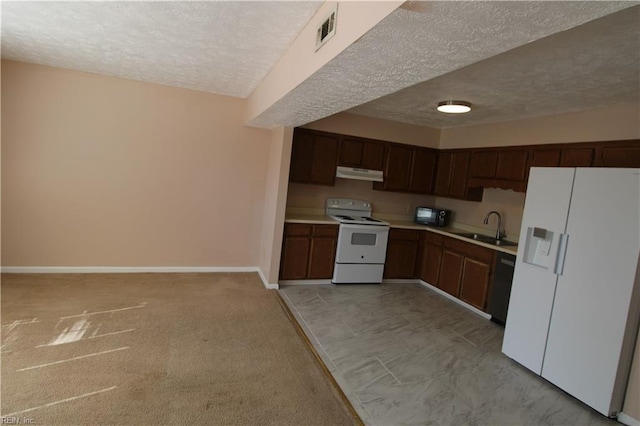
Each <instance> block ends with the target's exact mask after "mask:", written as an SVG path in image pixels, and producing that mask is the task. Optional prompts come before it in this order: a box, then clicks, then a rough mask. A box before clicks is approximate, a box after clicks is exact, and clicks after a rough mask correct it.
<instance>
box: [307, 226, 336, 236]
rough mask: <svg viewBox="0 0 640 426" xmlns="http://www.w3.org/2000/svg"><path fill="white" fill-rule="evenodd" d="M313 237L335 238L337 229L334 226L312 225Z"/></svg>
mask: <svg viewBox="0 0 640 426" xmlns="http://www.w3.org/2000/svg"><path fill="white" fill-rule="evenodd" d="M313 236H314V237H337V236H338V227H337V226H336V225H314V226H313Z"/></svg>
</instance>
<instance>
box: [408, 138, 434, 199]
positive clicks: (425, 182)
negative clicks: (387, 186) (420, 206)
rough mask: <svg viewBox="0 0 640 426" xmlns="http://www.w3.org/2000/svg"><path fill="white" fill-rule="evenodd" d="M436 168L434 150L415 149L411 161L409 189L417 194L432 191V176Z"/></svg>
mask: <svg viewBox="0 0 640 426" xmlns="http://www.w3.org/2000/svg"><path fill="white" fill-rule="evenodd" d="M435 169H436V151H435V150H430V149H415V150H414V151H413V158H412V161H411V181H410V183H409V191H411V192H415V193H418V194H431V193H432V192H433V176H434V174H435Z"/></svg>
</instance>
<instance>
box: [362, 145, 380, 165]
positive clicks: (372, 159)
mask: <svg viewBox="0 0 640 426" xmlns="http://www.w3.org/2000/svg"><path fill="white" fill-rule="evenodd" d="M361 167H362V168H363V169H371V170H382V169H383V167H384V144H383V143H381V142H373V141H367V142H365V144H364V146H363V149H362V164H361Z"/></svg>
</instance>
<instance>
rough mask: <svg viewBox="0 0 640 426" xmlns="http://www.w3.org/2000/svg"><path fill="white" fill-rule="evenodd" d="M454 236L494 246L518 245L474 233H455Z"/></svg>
mask: <svg viewBox="0 0 640 426" xmlns="http://www.w3.org/2000/svg"><path fill="white" fill-rule="evenodd" d="M454 235H457V236H459V237H464V238H469V239H471V240H476V241H481V242H483V243H487V244H493V245H494V246H504V247H507V246H517V245H518V243H514V242H512V241H507V240H496V239H495V238H494V237H491V236H489V235H483V234H475V233H473V232H454Z"/></svg>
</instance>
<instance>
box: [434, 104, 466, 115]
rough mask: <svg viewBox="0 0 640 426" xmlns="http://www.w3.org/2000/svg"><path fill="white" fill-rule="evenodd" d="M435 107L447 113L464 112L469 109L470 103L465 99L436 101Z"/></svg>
mask: <svg viewBox="0 0 640 426" xmlns="http://www.w3.org/2000/svg"><path fill="white" fill-rule="evenodd" d="M437 109H438V111H440V112H444V113H447V114H464V113H465V112H469V111H471V104H470V103H469V102H466V101H442V102H438V108H437Z"/></svg>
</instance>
